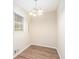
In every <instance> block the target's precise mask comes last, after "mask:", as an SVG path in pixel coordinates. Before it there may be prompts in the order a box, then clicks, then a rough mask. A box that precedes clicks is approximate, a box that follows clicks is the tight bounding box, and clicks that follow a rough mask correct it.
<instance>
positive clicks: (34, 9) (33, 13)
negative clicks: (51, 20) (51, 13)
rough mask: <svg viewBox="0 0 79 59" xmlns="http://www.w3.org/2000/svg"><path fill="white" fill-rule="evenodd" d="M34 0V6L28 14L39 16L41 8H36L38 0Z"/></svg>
mask: <svg viewBox="0 0 79 59" xmlns="http://www.w3.org/2000/svg"><path fill="white" fill-rule="evenodd" d="M34 1H35V6H34V8H33V9H32V10H31V11H30V12H29V15H32V16H40V15H43V10H42V9H41V8H38V6H37V1H38V0H34Z"/></svg>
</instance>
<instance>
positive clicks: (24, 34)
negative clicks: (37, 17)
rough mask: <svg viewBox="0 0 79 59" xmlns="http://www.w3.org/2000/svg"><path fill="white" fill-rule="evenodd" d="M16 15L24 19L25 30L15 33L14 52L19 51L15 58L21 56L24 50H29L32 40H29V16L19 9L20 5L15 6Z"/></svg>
mask: <svg viewBox="0 0 79 59" xmlns="http://www.w3.org/2000/svg"><path fill="white" fill-rule="evenodd" d="M14 13H17V14H19V15H21V16H23V17H24V30H23V31H14V39H13V43H14V44H13V50H17V49H19V51H17V53H16V54H14V56H16V55H17V54H19V53H20V52H21V51H23V50H24V48H27V47H28V46H30V45H31V40H30V39H29V34H28V20H29V18H28V16H27V14H26V12H25V11H24V10H23V9H22V8H21V7H19V6H18V5H16V4H14Z"/></svg>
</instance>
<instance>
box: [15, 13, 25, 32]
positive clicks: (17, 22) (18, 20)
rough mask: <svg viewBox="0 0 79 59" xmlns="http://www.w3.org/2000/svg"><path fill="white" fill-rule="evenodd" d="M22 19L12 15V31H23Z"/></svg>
mask: <svg viewBox="0 0 79 59" xmlns="http://www.w3.org/2000/svg"><path fill="white" fill-rule="evenodd" d="M23 20H24V19H23V17H22V16H20V15H18V14H16V13H14V30H15V31H22V30H23Z"/></svg>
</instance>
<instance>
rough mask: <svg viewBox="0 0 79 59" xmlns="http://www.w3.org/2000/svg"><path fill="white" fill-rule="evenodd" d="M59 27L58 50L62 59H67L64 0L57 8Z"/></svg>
mask: <svg viewBox="0 0 79 59" xmlns="http://www.w3.org/2000/svg"><path fill="white" fill-rule="evenodd" d="M57 16H58V20H57V23H58V24H57V26H58V27H57V29H58V40H57V41H58V42H57V50H58V53H59V55H60V59H65V19H64V16H65V14H64V0H61V1H60V5H59V7H58V10H57Z"/></svg>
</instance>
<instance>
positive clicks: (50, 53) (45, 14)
mask: <svg viewBox="0 0 79 59" xmlns="http://www.w3.org/2000/svg"><path fill="white" fill-rule="evenodd" d="M64 9H65V1H64V0H14V1H13V10H14V11H13V18H14V19H13V21H14V26H13V27H14V29H13V30H14V34H13V59H65V24H64V23H65V22H64V21H65V19H64V16H65V15H64V14H65V10H64Z"/></svg>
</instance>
